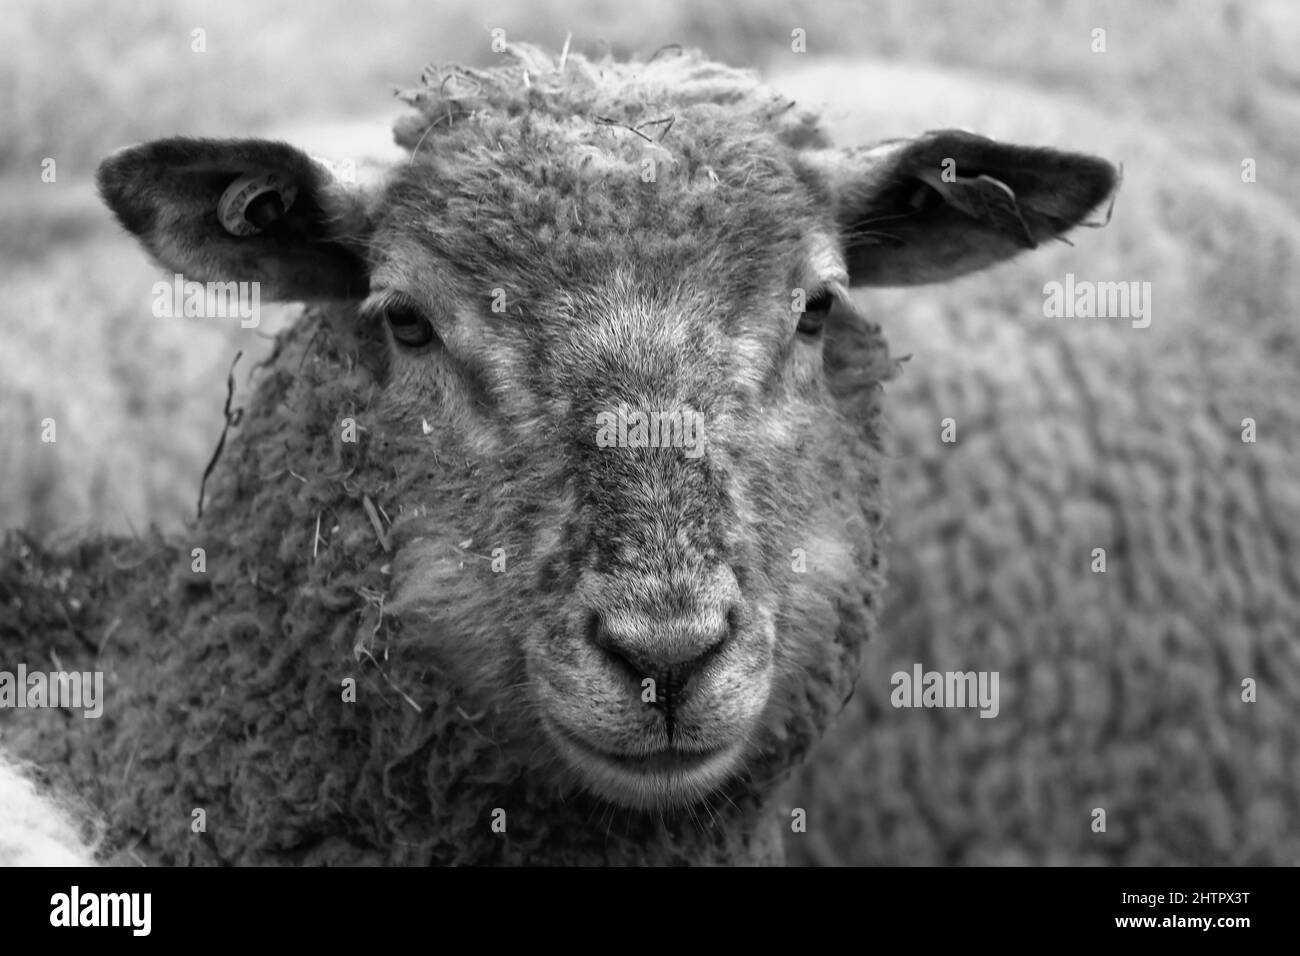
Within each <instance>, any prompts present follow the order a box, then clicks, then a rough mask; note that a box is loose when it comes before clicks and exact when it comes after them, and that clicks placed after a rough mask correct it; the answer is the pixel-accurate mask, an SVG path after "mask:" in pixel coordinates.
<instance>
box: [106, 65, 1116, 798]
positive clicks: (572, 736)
mask: <svg viewBox="0 0 1300 956" xmlns="http://www.w3.org/2000/svg"><path fill="white" fill-rule="evenodd" d="M410 100H411V102H412V103H413V105H414V106H415V107H416V113H415V115H414V116H413V118H412V119H411V120H410V121H408V122H406V123H404V124H403V125H401V126H400V127H399V129H398V141H399V143H401V144H402V145H404V146H406V147H407V149H408V150H409V151H410V154H411V156H410V159H409V161H405V162H402V163H400V164H398V165H397V166H396V167H395V168H393V169H392V170H391V171H390V172H389V174H388V175H387V176H386V177H385V178H384V179H383V181H382V182H381V183H379V184H378V185H376V186H374V187H373V188H369V189H365V188H360V187H356V186H354V185H351V184H347V183H341V182H338V181H336V180H334V179H333V178H332V177H331V176H330V175H329V174H328V172H327V171H326V170H325V169H324V168H323V167H321V166H320V165H318V164H316V163H314V162H313V161H312V160H311V159H309V158H308V157H307V156H306V155H305V154H303V153H300V152H299V151H297V150H295V149H293V148H292V147H289V146H286V145H284V144H279V143H270V142H262V141H205V140H163V141H159V142H156V143H151V144H146V145H144V146H141V147H137V148H134V149H131V150H128V151H125V152H123V153H119V154H117V155H115V156H114V157H111V158H110V159H108V160H107V161H106V162H105V163H104V165H103V167H102V168H101V171H100V182H101V187H102V190H103V192H104V195H105V197H106V199H107V201H108V202H109V204H110V205H111V206H112V207H113V208H114V210H115V211H116V212H117V214H118V216H119V218H120V219H121V220H122V222H123V223H124V224H125V225H126V226H127V228H129V229H130V230H131V231H133V232H134V233H136V234H137V235H138V236H139V237H140V238H141V239H142V241H143V242H144V244H145V245H146V247H147V248H148V249H149V250H150V251H151V252H153V253H154V254H155V255H156V256H157V257H158V258H159V259H160V260H161V261H162V262H163V263H164V264H165V265H167V266H168V267H170V268H173V269H175V270H178V271H180V272H182V273H184V274H185V276H186V278H188V279H195V280H199V281H231V280H246V281H259V282H261V283H262V295H263V296H264V297H267V298H276V297H278V298H288V299H294V298H303V299H337V300H348V301H349V302H351V303H352V304H353V305H354V306H355V308H353V309H350V311H349V314H350V315H353V316H355V319H354V321H355V324H356V327H357V328H366V329H379V328H386V329H387V331H386V333H384V334H385V335H386V338H387V343H388V350H389V351H388V358H387V362H386V364H385V368H384V370H383V373H382V381H383V383H384V384H383V392H382V394H381V395H380V396H379V397H378V398H377V400H376V402H375V405H374V407H373V408H372V409H371V410H370V413H369V414H370V415H371V427H372V428H373V429H375V430H376V431H377V432H382V433H383V435H384V436H386V438H385V441H386V442H388V445H387V447H388V448H389V449H390V452H391V454H392V455H393V456H394V473H395V474H397V473H398V472H401V473H402V475H404V477H403V478H402V479H401V481H400V482H398V484H400V487H401V491H400V494H397V495H396V497H395V499H394V501H393V504H395V505H396V506H397V507H398V508H399V509H400V515H399V516H398V517H397V519H396V525H395V538H396V541H397V544H398V547H399V555H398V559H397V560H396V561H395V562H394V574H395V582H394V585H395V587H394V591H395V593H394V595H393V596H392V599H391V602H390V604H389V608H390V610H392V611H394V612H396V613H398V614H400V615H401V617H402V619H403V624H404V634H405V635H406V638H407V639H409V640H412V641H416V642H423V643H424V644H426V645H436V646H438V647H439V648H440V649H441V651H442V657H443V659H444V660H445V661H446V662H447V664H448V666H450V667H452V668H454V669H455V670H456V671H457V672H458V673H459V674H460V676H461V680H462V682H463V684H464V686H465V688H466V691H467V693H468V692H480V693H487V694H488V695H489V696H490V697H491V698H492V699H493V700H495V701H496V702H497V703H498V704H500V705H501V706H500V707H499V708H498V709H499V710H501V711H502V712H504V713H506V714H507V715H508V716H509V717H511V718H512V723H511V728H512V729H511V731H510V733H511V734H512V735H513V737H514V738H515V739H517V740H518V741H519V742H521V743H523V744H525V745H526V746H527V747H528V748H529V750H530V752H535V753H536V754H537V757H536V760H537V762H538V764H539V765H540V766H546V767H555V768H559V770H560V777H561V778H564V779H568V780H569V781H573V780H576V782H577V783H578V784H579V785H581V786H582V787H585V788H586V789H589V790H591V791H594V792H595V793H597V794H599V795H600V796H602V797H604V798H606V799H609V800H612V801H614V802H616V803H619V804H622V805H624V806H629V807H633V808H639V809H652V808H653V809H662V808H665V807H671V806H674V805H683V804H690V803H692V802H695V801H698V800H700V799H702V798H704V797H705V796H707V795H708V794H711V793H713V792H715V791H717V790H718V789H720V788H722V787H723V786H724V785H725V784H726V783H727V781H729V780H733V779H735V778H737V776H738V775H739V774H740V772H741V771H742V769H745V768H748V769H749V770H750V771H751V772H756V773H757V774H758V775H761V776H764V777H766V776H769V775H770V774H771V772H773V771H776V770H779V769H780V768H781V767H782V766H783V765H785V764H788V762H789V761H790V760H791V759H793V757H794V756H796V755H797V754H798V753H799V752H800V751H801V750H802V749H804V748H805V747H806V746H807V745H808V744H809V743H810V742H811V741H812V740H813V739H815V737H816V735H817V733H819V732H820V730H821V728H822V727H823V725H824V723H825V722H826V720H828V719H829V717H830V716H831V715H832V714H833V713H834V712H835V711H836V710H837V709H838V707H839V706H840V705H841V704H842V702H843V700H844V698H845V696H846V695H847V694H848V693H849V692H850V690H851V688H852V685H853V680H854V677H855V671H856V663H857V654H858V648H859V645H860V644H861V642H862V641H863V640H864V639H865V638H866V635H867V632H868V631H869V629H870V627H871V624H872V620H873V612H874V609H875V606H876V599H877V598H876V596H877V592H878V591H879V589H880V586H881V564H882V562H881V556H880V553H879V546H880V526H881V512H882V502H881V495H880V493H879V481H878V477H879V476H878V471H879V462H880V456H881V435H880V423H879V419H878V411H879V409H878V404H877V403H878V396H879V393H880V391H881V390H880V388H879V385H880V383H881V382H882V381H883V380H884V379H886V378H888V376H889V374H890V370H891V368H892V366H891V363H890V361H889V359H888V356H887V353H886V350H885V349H884V346H883V343H882V342H881V341H880V338H879V334H878V330H877V329H876V328H875V327H874V326H871V325H869V324H868V323H866V322H865V321H864V320H863V319H862V318H861V317H859V316H857V315H855V314H854V312H853V306H852V302H851V301H850V300H849V298H848V289H849V287H850V286H851V285H854V284H910V283H918V282H929V281H936V280H941V279H945V278H948V277H951V276H955V275H959V274H961V273H964V272H967V271H970V270H973V269H978V268H982V267H984V266H986V265H989V264H991V263H994V262H997V261H999V260H1002V259H1005V258H1008V257H1009V256H1011V255H1014V254H1015V253H1017V252H1018V251H1020V250H1021V249H1023V248H1029V247H1032V246H1033V245H1035V244H1036V243H1037V242H1039V241H1042V240H1045V239H1047V238H1050V237H1052V236H1056V235H1059V234H1060V233H1062V232H1064V231H1065V230H1067V229H1069V228H1070V227H1071V226H1073V225H1075V224H1077V223H1078V222H1079V221H1080V220H1081V219H1082V218H1083V217H1084V216H1085V215H1086V214H1087V213H1088V212H1089V211H1090V210H1092V209H1093V207H1095V206H1096V205H1097V204H1098V203H1099V202H1101V201H1102V200H1104V199H1105V198H1106V197H1107V196H1108V195H1109V194H1110V192H1111V191H1112V189H1113V187H1114V183H1115V177H1114V172H1113V170H1112V169H1111V167H1110V166H1109V165H1107V164H1106V163H1104V162H1102V161H1100V160H1096V159H1093V158H1090V157H1086V156H1080V155H1074V154H1066V153H1060V152H1055V151H1050V150H1043V149H1027V148H1022V147H1015V146H1010V145H1004V144H999V143H995V142H993V141H991V140H987V139H984V138H981V137H978V136H974V135H972V134H968V133H961V132H939V133H930V134H927V135H925V136H923V137H921V138H919V139H915V140H907V141H890V142H886V143H883V144H881V145H879V146H876V147H874V148H869V149H860V150H856V151H840V150H834V149H831V148H830V147H829V146H828V144H827V143H826V142H825V140H824V138H823V137H822V135H821V133H820V131H819V129H818V127H817V125H816V122H815V120H814V119H813V118H811V117H809V116H806V115H804V114H801V113H799V112H798V111H797V110H795V109H794V108H793V104H789V103H788V102H786V101H783V100H781V99H780V98H779V97H776V96H775V95H774V94H772V93H771V92H769V91H766V90H764V89H763V88H761V87H759V86H757V85H756V84H755V82H754V80H753V79H752V77H751V76H750V75H749V74H747V73H741V72H738V71H733V70H730V69H728V68H725V67H721V66H718V65H716V64H710V63H708V62H707V61H704V60H702V59H700V58H698V57H696V56H692V55H680V56H675V57H674V56H668V57H660V58H658V59H655V60H653V61H651V62H649V63H644V64H614V63H609V62H606V63H592V62H588V61H586V60H583V59H581V58H578V57H569V58H567V61H566V62H564V63H560V62H557V61H556V60H554V59H553V58H550V57H547V56H545V55H543V54H541V53H539V52H538V51H535V50H532V49H523V50H519V51H515V55H514V56H513V57H512V58H509V60H508V62H507V63H506V65H504V66H502V67H500V68H497V69H494V70H491V71H484V72H474V73H472V72H469V71H458V72H453V73H448V74H438V75H434V76H431V77H430V78H428V79H427V80H426V85H425V87H424V88H422V89H420V90H419V91H417V92H416V93H414V94H411V96H410ZM236 182H238V183H240V184H244V185H247V189H246V190H244V191H243V192H242V193H241V192H240V189H241V187H240V186H238V185H237V186H234V187H232V183H236ZM232 217H233V218H232ZM241 217H242V219H241ZM465 538H468V539H471V540H472V541H473V542H474V546H475V550H479V551H481V552H482V553H484V554H485V557H484V559H483V560H482V561H479V562H470V566H469V567H468V569H467V567H466V562H465V560H464V556H463V554H461V553H459V552H455V551H454V548H453V543H454V542H456V541H459V540H461V539H465ZM489 556H490V557H489ZM511 695H514V696H511ZM535 744H540V745H541V746H540V747H535V746H533V745H535Z"/></svg>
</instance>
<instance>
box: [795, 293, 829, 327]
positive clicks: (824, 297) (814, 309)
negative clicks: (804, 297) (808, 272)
mask: <svg viewBox="0 0 1300 956" xmlns="http://www.w3.org/2000/svg"><path fill="white" fill-rule="evenodd" d="M833 298H834V297H833V296H832V295H831V294H830V293H829V292H827V291H826V290H825V289H822V290H819V291H817V292H814V293H813V294H812V295H811V296H809V297H808V301H807V302H805V303H804V307H803V315H801V316H799V333H800V334H801V335H807V336H814V335H817V334H818V333H819V332H821V330H822V326H823V325H825V323H826V315H827V313H828V312H830V310H831V302H832V301H833Z"/></svg>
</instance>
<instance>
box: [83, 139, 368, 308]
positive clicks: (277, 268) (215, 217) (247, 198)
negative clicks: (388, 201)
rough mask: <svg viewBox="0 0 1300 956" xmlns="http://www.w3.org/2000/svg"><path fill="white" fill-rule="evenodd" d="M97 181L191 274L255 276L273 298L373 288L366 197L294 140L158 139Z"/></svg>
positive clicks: (176, 266)
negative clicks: (367, 246) (368, 258)
mask: <svg viewBox="0 0 1300 956" xmlns="http://www.w3.org/2000/svg"><path fill="white" fill-rule="evenodd" d="M96 178H97V180H98V183H99V191H100V194H101V195H102V196H103V197H104V201H105V202H106V203H108V205H109V207H110V208H111V209H112V210H113V212H114V213H115V214H116V215H117V218H118V219H119V220H120V221H121V223H122V225H124V226H125V227H126V228H127V229H128V230H130V231H131V232H132V233H134V234H135V235H136V237H137V238H138V239H139V240H140V242H141V243H142V244H143V245H144V247H145V248H146V249H148V250H149V252H150V253H151V254H152V255H153V256H154V258H156V259H157V260H158V261H159V262H160V263H161V264H162V265H163V267H164V268H167V269H169V270H174V271H176V272H178V273H181V274H183V275H184V276H185V278H186V279H193V280H197V281H199V282H228V281H249V282H254V281H256V282H260V283H261V284H262V288H261V295H262V297H263V298H266V299H302V300H311V299H337V298H359V297H362V296H365V295H366V293H367V287H368V281H367V277H366V267H365V258H364V257H365V247H364V243H365V241H366V238H367V236H368V234H369V232H370V227H369V216H368V214H367V212H366V201H365V198H364V195H363V194H362V192H361V191H360V190H359V189H357V188H356V187H355V186H351V185H349V184H346V183H343V182H340V181H338V180H337V179H335V177H334V176H333V174H332V173H331V172H330V171H329V170H327V169H326V168H325V167H324V166H323V165H321V164H320V163H317V162H315V161H314V160H313V159H312V158H311V157H310V156H308V155H307V154H306V153H304V152H302V151H301V150H298V149H295V148H294V147H292V146H289V145H288V144H286V143H278V142H272V141H269V140H255V139H249V140H211V139H183V138H176V139H162V140H156V141H154V142H150V143H144V144H143V145H140V146H133V147H130V148H127V149H124V150H120V151H118V152H116V153H114V154H113V155H112V156H110V157H108V158H107V159H105V160H104V161H103V162H102V163H101V164H100V166H99V172H98V174H97V177H96Z"/></svg>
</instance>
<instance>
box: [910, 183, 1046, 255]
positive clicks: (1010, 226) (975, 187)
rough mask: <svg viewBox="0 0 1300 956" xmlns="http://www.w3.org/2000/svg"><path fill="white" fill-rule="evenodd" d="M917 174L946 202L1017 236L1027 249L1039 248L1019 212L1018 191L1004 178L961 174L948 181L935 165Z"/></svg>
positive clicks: (1016, 239)
mask: <svg viewBox="0 0 1300 956" xmlns="http://www.w3.org/2000/svg"><path fill="white" fill-rule="evenodd" d="M916 176H917V178H918V179H920V180H921V181H922V182H924V183H925V184H926V185H928V186H930V187H932V188H933V189H934V190H935V191H936V192H937V193H939V195H940V196H942V197H943V200H944V202H946V203H948V205H950V206H952V207H953V208H954V209H957V210H959V211H960V212H963V213H965V214H966V215H968V216H970V217H971V218H972V219H974V220H975V221H976V222H979V223H981V224H983V225H985V226H987V227H988V228H990V229H992V230H994V231H996V232H1000V233H1002V234H1003V235H1004V236H1006V237H1008V238H1009V239H1013V240H1015V242H1016V243H1017V244H1018V245H1020V246H1022V247H1024V248H1025V249H1035V248H1037V246H1038V243H1037V242H1036V241H1034V234H1033V233H1032V232H1030V231H1029V226H1028V225H1027V224H1026V223H1025V219H1024V216H1022V215H1021V214H1020V206H1019V204H1018V203H1017V202H1016V194H1015V191H1014V190H1013V189H1012V188H1011V187H1010V186H1008V185H1007V184H1006V183H1004V182H1002V180H1000V179H994V178H993V177H992V176H984V175H979V176H958V177H957V178H956V180H955V181H953V182H945V181H944V179H943V177H942V176H941V175H940V174H939V173H937V172H936V171H934V170H932V169H927V170H925V171H924V172H918V173H917V174H916Z"/></svg>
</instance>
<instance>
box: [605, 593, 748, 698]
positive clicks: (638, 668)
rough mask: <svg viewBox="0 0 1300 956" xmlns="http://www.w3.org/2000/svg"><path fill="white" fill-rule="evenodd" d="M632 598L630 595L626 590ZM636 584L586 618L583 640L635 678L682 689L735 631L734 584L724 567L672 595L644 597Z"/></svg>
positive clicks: (738, 606)
mask: <svg viewBox="0 0 1300 956" xmlns="http://www.w3.org/2000/svg"><path fill="white" fill-rule="evenodd" d="M632 594H635V595H636V597H635V598H632V597H631V595H632ZM645 597H646V595H645V592H644V591H643V590H642V589H641V588H635V589H630V594H629V599H628V600H610V601H605V602H602V605H603V606H601V607H599V608H598V609H594V610H592V611H591V613H590V616H589V618H588V625H587V627H588V630H587V635H588V639H589V640H591V641H592V642H593V643H594V644H595V645H596V647H598V648H600V650H601V651H602V652H604V653H605V654H606V655H607V656H608V657H610V658H611V659H613V660H615V661H617V662H618V663H619V664H620V665H622V666H623V667H624V668H625V669H627V670H630V671H632V672H633V673H634V674H635V675H636V676H637V678H638V679H642V678H646V677H650V678H653V679H654V680H655V681H656V682H658V683H660V684H661V685H665V686H666V685H672V686H674V687H676V688H684V686H685V684H686V682H687V680H688V678H690V677H691V676H692V675H694V674H697V673H699V672H700V671H701V670H702V669H703V668H704V667H706V666H707V665H708V664H709V663H710V662H711V661H713V660H715V659H716V658H717V657H718V656H719V655H720V654H721V653H722V652H723V650H725V648H726V647H727V644H728V643H729V642H730V641H731V640H732V639H733V638H734V637H735V636H736V634H737V632H738V631H739V629H740V627H741V625H742V621H743V617H744V612H743V605H742V603H741V601H740V588H739V587H738V585H737V584H736V579H735V576H734V575H733V574H732V573H731V571H730V569H722V570H721V571H719V572H716V573H715V574H713V575H711V577H710V581H709V583H708V586H707V587H704V588H700V589H698V590H695V591H693V592H692V593H687V594H685V595H681V594H680V593H679V594H678V595H677V599H676V600H671V601H670V600H657V601H656V600H650V601H647V600H645Z"/></svg>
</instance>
